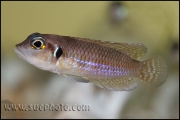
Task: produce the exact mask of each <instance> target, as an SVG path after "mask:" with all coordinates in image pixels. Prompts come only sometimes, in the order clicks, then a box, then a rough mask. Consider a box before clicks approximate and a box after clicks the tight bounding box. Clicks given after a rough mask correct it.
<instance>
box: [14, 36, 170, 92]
mask: <svg viewBox="0 0 180 120" xmlns="http://www.w3.org/2000/svg"><path fill="white" fill-rule="evenodd" d="M15 52H16V53H17V54H18V56H19V57H20V58H22V59H24V60H25V61H27V62H29V63H30V64H32V65H34V66H36V67H38V68H40V69H42V70H47V71H51V72H54V73H58V74H61V75H63V76H66V77H68V78H70V79H73V80H76V81H78V82H84V83H88V82H91V83H94V84H95V85H97V86H99V87H102V88H105V89H109V90H115V91H122V90H125V91H129V90H133V89H134V88H135V87H136V86H137V80H138V79H140V80H142V81H144V82H145V83H147V84H148V85H150V86H154V87H158V86H161V85H162V84H163V83H164V82H165V81H166V78H167V66H166V63H165V62H164V60H163V59H162V58H161V57H159V56H154V57H152V58H150V59H148V60H145V61H139V59H141V58H143V57H144V56H145V54H146V52H147V48H146V47H145V46H144V45H143V44H134V43H132V44H131V43H130V44H129V43H117V42H107V41H100V40H91V39H86V38H78V37H70V36H60V35H54V34H40V33H33V34H31V35H29V36H28V37H27V38H26V40H24V41H23V42H22V43H20V44H17V45H16V48H15Z"/></svg>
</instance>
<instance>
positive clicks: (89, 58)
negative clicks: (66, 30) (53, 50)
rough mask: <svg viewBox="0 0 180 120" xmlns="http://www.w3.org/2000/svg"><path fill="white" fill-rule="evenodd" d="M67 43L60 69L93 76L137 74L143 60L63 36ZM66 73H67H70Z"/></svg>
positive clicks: (114, 76)
mask: <svg viewBox="0 0 180 120" xmlns="http://www.w3.org/2000/svg"><path fill="white" fill-rule="evenodd" d="M63 38H64V40H65V41H66V43H64V44H63V45H62V46H63V47H62V50H63V51H64V52H63V54H62V56H61V58H60V59H59V66H58V68H60V69H59V70H61V69H63V70H62V72H61V73H63V71H64V72H66V71H67V70H68V73H69V72H70V71H71V74H74V75H78V76H86V77H92V78H102V79H104V78H120V77H124V76H137V75H138V74H139V69H140V68H141V62H139V61H137V60H134V59H132V58H130V57H129V56H127V55H126V54H123V53H121V52H120V51H117V50H115V49H112V48H110V47H107V46H102V45H99V44H95V43H91V42H85V41H80V40H79V39H72V38H69V37H63ZM68 73H66V74H68Z"/></svg>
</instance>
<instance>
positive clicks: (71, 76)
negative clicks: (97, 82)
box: [63, 74, 90, 83]
mask: <svg viewBox="0 0 180 120" xmlns="http://www.w3.org/2000/svg"><path fill="white" fill-rule="evenodd" d="M63 76H65V77H67V78H68V79H71V80H75V81H76V82H83V83H88V82H90V81H89V80H88V79H86V78H85V77H80V76H76V75H69V74H63Z"/></svg>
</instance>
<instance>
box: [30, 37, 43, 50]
mask: <svg viewBox="0 0 180 120" xmlns="http://www.w3.org/2000/svg"><path fill="white" fill-rule="evenodd" d="M31 47H32V48H33V49H37V50H39V49H44V48H45V47H46V45H45V40H44V38H42V37H34V38H33V39H32V41H31Z"/></svg>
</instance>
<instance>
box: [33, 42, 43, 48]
mask: <svg viewBox="0 0 180 120" xmlns="http://www.w3.org/2000/svg"><path fill="white" fill-rule="evenodd" d="M41 45H42V43H41V42H40V41H36V42H34V46H36V47H37V48H39V47H41Z"/></svg>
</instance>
